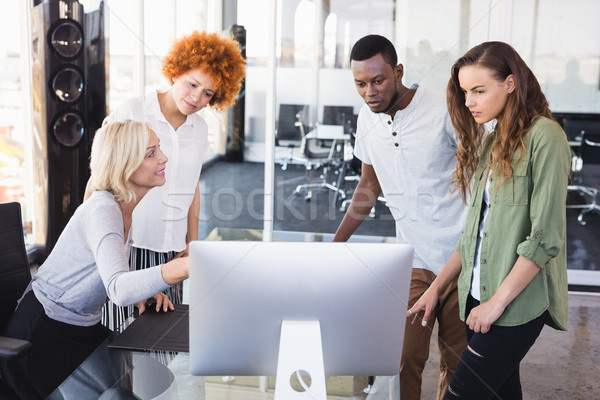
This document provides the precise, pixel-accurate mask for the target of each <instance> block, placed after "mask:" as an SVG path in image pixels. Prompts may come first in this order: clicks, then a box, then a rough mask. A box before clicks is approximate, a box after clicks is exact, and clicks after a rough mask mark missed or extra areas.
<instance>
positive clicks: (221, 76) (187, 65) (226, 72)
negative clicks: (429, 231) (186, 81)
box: [162, 31, 246, 111]
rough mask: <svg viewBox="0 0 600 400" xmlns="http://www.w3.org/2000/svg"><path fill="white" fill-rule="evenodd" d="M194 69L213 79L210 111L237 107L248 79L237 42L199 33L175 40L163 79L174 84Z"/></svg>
mask: <svg viewBox="0 0 600 400" xmlns="http://www.w3.org/2000/svg"><path fill="white" fill-rule="evenodd" d="M192 69H201V70H202V71H204V72H205V73H207V74H208V75H210V77H211V78H212V79H213V83H214V85H215V89H216V90H215V95H214V96H213V98H212V99H211V101H210V103H209V104H210V106H211V107H213V108H214V109H216V110H218V111H225V110H226V109H227V108H229V107H231V106H232V105H233V104H234V103H235V98H236V96H237V94H238V93H239V91H240V89H241V88H242V79H244V76H245V75H246V60H244V57H242V52H241V49H240V46H239V43H238V42H237V41H235V40H233V39H230V38H224V37H220V36H219V35H218V34H216V33H206V32H198V31H194V32H192V33H191V34H189V35H186V36H184V37H182V38H181V39H178V40H176V41H175V42H174V43H173V45H172V46H171V49H170V50H169V53H168V54H167V55H166V56H165V58H164V59H163V68H162V73H163V75H164V76H166V77H167V79H168V80H169V81H172V80H173V78H176V77H178V76H180V75H182V74H184V73H186V72H188V71H189V70H192Z"/></svg>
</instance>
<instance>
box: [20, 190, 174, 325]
mask: <svg viewBox="0 0 600 400" xmlns="http://www.w3.org/2000/svg"><path fill="white" fill-rule="evenodd" d="M123 230H124V228H123V218H122V215H121V211H120V209H119V206H118V204H117V203H116V202H115V200H114V199H113V197H112V195H111V194H110V193H108V192H105V191H104V192H94V193H93V194H92V196H91V197H90V198H89V199H88V200H87V201H86V202H84V203H83V204H82V205H81V206H79V208H77V210H76V211H75V214H74V215H73V216H72V217H71V219H70V220H69V223H68V224H67V226H66V227H65V229H64V231H63V232H62V234H61V235H60V237H59V239H58V241H57V242H56V245H55V247H54V249H53V250H52V252H51V253H50V255H49V256H48V258H47V259H46V261H45V262H44V263H43V264H42V265H41V266H40V268H39V271H38V273H37V274H36V275H35V276H34V277H33V279H32V281H31V283H30V285H29V288H28V290H26V291H25V293H27V292H28V291H29V290H31V289H33V291H34V293H35V296H36V297H37V299H38V300H39V302H40V303H41V304H42V305H43V306H44V310H45V312H46V315H48V317H50V318H52V319H54V320H57V321H60V322H65V323H68V324H72V325H80V326H91V325H94V324H96V323H98V322H100V318H101V311H102V305H103V304H104V303H105V302H106V299H107V295H108V297H109V298H110V299H111V300H112V301H113V302H114V303H115V304H118V305H122V306H125V305H130V304H135V303H137V302H139V301H142V300H145V299H148V298H150V297H152V296H154V295H155V294H157V293H159V292H161V291H163V290H165V289H167V288H168V287H169V285H168V284H167V283H166V282H165V281H164V279H163V278H162V274H161V269H162V268H160V267H159V268H148V269H144V270H140V271H129V263H128V251H129V247H130V246H129V245H128V244H125V241H124V234H123Z"/></svg>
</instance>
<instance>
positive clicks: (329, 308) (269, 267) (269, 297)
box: [189, 241, 413, 376]
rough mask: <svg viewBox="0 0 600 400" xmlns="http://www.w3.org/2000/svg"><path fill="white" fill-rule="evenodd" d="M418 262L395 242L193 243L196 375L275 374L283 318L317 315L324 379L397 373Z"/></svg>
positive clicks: (192, 360) (192, 367) (407, 247)
mask: <svg viewBox="0 0 600 400" xmlns="http://www.w3.org/2000/svg"><path fill="white" fill-rule="evenodd" d="M412 260H413V248H412V246H410V245H407V244H396V243H324V242H252V241H196V242H193V243H191V245H190V278H189V290H190V306H189V312H190V371H191V373H192V374H194V375H238V376H241V375H267V376H272V375H276V372H277V362H278V355H279V349H280V335H281V330H282V321H318V322H319V325H320V331H321V340H322V355H323V363H324V372H325V374H326V375H328V376H332V375H333V376H337V375H351V376H352V375H354V376H368V375H396V374H397V373H398V371H399V368H400V357H401V354H402V342H403V338H404V326H405V322H406V317H405V314H406V310H407V302H408V291H409V282H410V277H411V266H412Z"/></svg>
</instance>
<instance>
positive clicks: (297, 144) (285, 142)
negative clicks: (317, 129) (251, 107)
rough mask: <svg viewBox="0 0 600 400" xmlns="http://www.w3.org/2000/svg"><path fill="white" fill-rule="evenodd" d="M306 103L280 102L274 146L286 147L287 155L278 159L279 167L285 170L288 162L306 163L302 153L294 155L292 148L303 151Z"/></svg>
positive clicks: (306, 123)
mask: <svg viewBox="0 0 600 400" xmlns="http://www.w3.org/2000/svg"><path fill="white" fill-rule="evenodd" d="M308 111H309V108H308V105H306V104H280V105H279V116H278V117H277V130H276V131H275V146H277V147H286V148H287V149H288V155H287V156H286V157H284V158H281V159H278V160H277V161H278V162H279V163H281V169H282V170H286V169H287V166H288V164H306V162H307V160H306V158H305V157H304V156H303V155H295V154H294V150H295V149H299V152H300V153H302V152H303V148H302V146H303V145H304V131H305V127H306V126H307V125H308Z"/></svg>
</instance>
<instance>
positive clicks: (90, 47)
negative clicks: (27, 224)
mask: <svg viewBox="0 0 600 400" xmlns="http://www.w3.org/2000/svg"><path fill="white" fill-rule="evenodd" d="M102 9H103V3H101V7H100V9H99V10H98V11H95V13H98V14H94V17H92V18H90V16H88V17H87V18H86V14H85V13H84V9H83V6H82V5H81V4H79V2H78V1H76V0H48V1H44V2H42V3H41V4H38V5H36V6H34V7H33V8H32V11H31V18H32V23H31V40H32V94H33V140H32V143H33V154H34V159H33V161H34V203H35V213H36V217H35V223H34V226H35V233H36V240H37V242H38V244H39V245H42V246H44V250H45V251H44V253H45V255H47V254H48V253H49V252H50V251H51V250H52V248H53V247H54V244H55V243H56V240H57V239H58V237H59V235H60V233H61V232H62V230H63V228H64V227H65V225H66V224H67V222H68V221H69V219H70V218H71V216H72V215H73V213H74V212H75V209H76V208H77V207H78V206H79V205H80V204H81V203H82V201H83V196H84V193H85V186H86V183H87V180H88V178H89V155H90V148H91V142H92V138H93V133H94V131H95V130H96V129H97V128H98V127H99V126H100V125H99V124H100V123H101V120H102V118H104V116H106V86H105V80H106V78H105V74H104V69H105V67H104V58H105V57H104V29H103V22H102V21H101V20H102ZM87 21H91V22H95V24H94V23H90V22H87ZM90 28H91V30H90ZM91 54H92V55H95V56H96V57H95V58H93V59H92V60H88V57H89V56H90V55H91ZM99 57H100V58H99ZM100 66H101V69H102V71H98V69H99V68H100ZM90 67H94V69H92V74H90V73H89V70H90ZM97 81H101V83H100V86H98V82H97ZM88 82H94V85H93V86H90V85H89V84H88ZM90 87H93V88H94V91H95V92H102V94H101V95H98V93H96V94H95V95H94V96H92V93H91V92H90ZM98 88H99V89H98ZM90 106H91V107H92V110H93V113H90V112H89V111H90V109H89V108H90Z"/></svg>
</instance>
